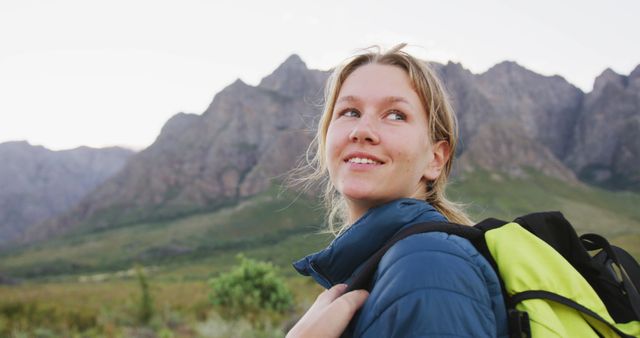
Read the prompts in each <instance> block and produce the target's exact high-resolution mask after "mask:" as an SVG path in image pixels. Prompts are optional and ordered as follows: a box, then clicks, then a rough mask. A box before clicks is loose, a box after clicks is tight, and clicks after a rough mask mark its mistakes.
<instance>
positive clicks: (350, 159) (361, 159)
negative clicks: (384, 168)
mask: <svg viewBox="0 0 640 338" xmlns="http://www.w3.org/2000/svg"><path fill="white" fill-rule="evenodd" d="M344 162H345V163H354V164H372V165H381V164H384V162H383V161H381V160H379V159H377V158H376V157H374V156H371V155H368V154H351V155H349V156H347V158H345V160H344Z"/></svg>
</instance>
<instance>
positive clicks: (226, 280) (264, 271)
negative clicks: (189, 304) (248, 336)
mask: <svg viewBox="0 0 640 338" xmlns="http://www.w3.org/2000/svg"><path fill="white" fill-rule="evenodd" d="M237 259H238V260H239V261H240V264H239V265H238V266H236V267H234V268H233V269H232V270H231V271H229V272H227V273H223V274H221V275H220V276H218V277H217V278H213V279H212V280H211V281H210V285H211V293H210V299H211V302H212V303H213V304H214V305H215V306H218V307H221V308H222V309H221V310H222V311H221V314H222V315H223V316H225V317H227V318H236V319H237V317H239V316H240V317H244V318H247V319H249V320H250V321H255V320H257V319H259V318H261V317H262V316H263V315H264V314H269V313H277V314H282V313H284V312H286V311H287V310H289V309H290V308H291V305H292V303H293V297H292V295H291V292H290V291H289V289H287V287H286V285H285V283H284V281H283V280H282V279H281V278H280V277H279V276H278V274H277V271H276V268H275V267H274V266H273V264H271V263H267V262H259V261H255V260H252V259H249V258H246V257H244V256H242V255H238V257H237Z"/></svg>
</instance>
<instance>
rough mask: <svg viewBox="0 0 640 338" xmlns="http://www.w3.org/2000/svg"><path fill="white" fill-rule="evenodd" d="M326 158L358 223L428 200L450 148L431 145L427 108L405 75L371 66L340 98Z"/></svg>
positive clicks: (359, 71)
mask: <svg viewBox="0 0 640 338" xmlns="http://www.w3.org/2000/svg"><path fill="white" fill-rule="evenodd" d="M325 154H326V162H327V166H328V169H329V176H330V178H331V182H332V184H333V185H334V187H335V188H336V189H337V190H338V191H339V192H340V193H341V194H342V195H343V197H344V198H345V199H346V201H347V206H348V208H349V214H350V221H352V222H353V221H355V220H356V219H357V218H359V217H360V216H361V215H362V214H363V213H364V212H366V210H368V209H369V208H371V207H374V206H376V205H379V204H382V203H385V202H389V201H391V200H394V199H398V198H403V197H411V198H421V199H423V198H424V196H425V192H426V183H427V181H429V180H435V179H436V178H437V177H438V175H439V174H440V171H441V169H442V166H443V165H444V162H446V157H447V156H448V146H447V144H446V142H444V141H442V142H439V143H437V144H435V145H434V144H432V143H431V142H430V137H429V131H428V127H427V114H426V111H425V108H424V107H423V105H422V103H421V101H420V98H419V97H418V95H417V94H416V92H415V91H414V90H413V88H412V86H411V83H410V82H409V77H408V75H407V74H406V73H405V72H404V70H402V69H401V68H399V67H396V66H389V65H379V64H369V65H365V66H361V67H359V68H358V69H356V70H355V71H354V72H353V73H351V75H349V77H347V79H346V80H345V82H344V83H343V85H342V88H341V89H340V92H339V93H338V98H337V100H336V105H335V107H334V110H333V112H332V117H331V122H330V123H329V127H328V130H327V135H326V152H325ZM443 161H444V162H443Z"/></svg>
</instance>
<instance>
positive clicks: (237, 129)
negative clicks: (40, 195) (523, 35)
mask: <svg viewBox="0 0 640 338" xmlns="http://www.w3.org/2000/svg"><path fill="white" fill-rule="evenodd" d="M433 67H434V69H435V70H436V71H437V72H438V73H439V74H440V76H441V77H442V79H443V81H444V83H445V85H446V87H447V88H448V90H449V92H450V96H451V99H452V101H453V105H454V107H455V109H456V111H457V114H458V118H459V120H460V130H461V139H462V146H461V148H460V151H459V152H458V155H459V156H460V162H459V163H460V168H462V169H464V170H474V168H478V167H480V168H484V169H486V170H493V171H500V172H504V173H507V174H509V175H514V176H523V175H524V176H526V172H527V170H528V169H529V168H530V169H532V170H535V171H538V172H542V173H544V174H546V175H549V176H554V177H557V178H560V179H564V180H567V181H570V182H577V179H576V173H578V174H580V175H582V174H583V173H584V172H585V170H586V171H588V172H590V171H589V170H592V169H591V168H597V169H598V170H600V169H601V168H603V170H604V172H605V174H603V175H605V176H604V177H605V180H606V179H608V178H607V177H614V176H615V177H622V179H623V180H625V182H636V184H637V183H638V182H640V177H639V176H640V175H639V174H638V168H639V167H640V166H639V163H638V159H639V158H640V157H639V156H638V155H640V146H639V144H638V142H639V141H638V140H640V122H639V114H640V108H639V103H638V102H640V99H639V95H640V79H639V77H640V70H639V69H638V68H636V70H635V71H634V72H633V73H632V74H631V75H629V76H628V77H625V76H620V75H617V74H614V73H612V72H610V71H609V72H605V74H603V75H602V76H601V77H599V78H598V80H597V81H596V86H595V89H594V91H593V92H592V93H589V94H587V95H585V94H584V93H583V92H582V91H580V90H579V89H577V88H576V87H574V86H573V85H571V84H570V83H568V82H567V81H565V80H564V79H563V78H561V77H558V76H551V77H548V76H542V75H539V74H536V73H534V72H531V71H529V70H527V69H525V68H524V67H522V66H519V65H518V64H516V63H514V62H503V63H500V64H498V65H496V66H495V67H493V68H491V69H490V70H488V71H487V72H485V73H484V74H480V75H475V74H472V73H471V72H469V71H468V70H466V69H464V68H463V67H462V66H461V65H460V64H455V63H448V64H446V65H440V64H433ZM327 76H328V73H327V72H321V71H316V70H309V69H307V67H306V66H305V64H304V62H303V61H302V60H301V59H300V58H299V57H298V56H296V55H293V56H291V57H289V58H288V59H287V60H286V61H285V62H284V63H283V64H282V65H281V66H280V67H279V68H277V69H276V70H275V71H274V72H273V74H271V75H269V76H267V77H265V78H264V79H263V80H262V81H261V83H260V84H259V85H258V86H255V87H254V86H249V85H247V84H245V83H243V82H242V81H240V80H238V81H236V82H234V83H233V84H231V85H229V86H228V87H227V88H225V89H224V90H223V91H221V92H220V93H218V94H217V95H216V96H215V97H214V99H213V101H212V103H211V105H210V106H209V108H208V109H207V110H206V111H205V112H204V113H203V114H202V115H189V114H178V115H176V116H174V117H173V118H171V119H170V120H169V121H167V123H166V125H165V126H164V128H163V129H162V131H161V133H160V135H159V136H158V138H157V140H156V141H155V142H154V143H153V144H152V145H151V146H149V147H148V148H147V149H145V150H144V151H142V152H140V153H139V154H136V155H135V156H134V157H132V158H131V159H130V161H128V163H127V164H126V166H125V167H124V168H123V169H122V170H121V171H120V172H119V173H118V174H117V175H115V176H114V177H112V178H110V179H109V180H107V181H106V182H105V183H104V184H102V185H100V186H99V187H98V188H97V189H96V190H94V191H93V192H92V193H90V194H89V195H87V196H86V197H85V198H83V199H82V201H81V202H80V203H79V204H78V205H76V207H75V208H73V209H72V210H71V211H70V212H67V213H65V214H64V215H63V216H61V217H57V218H55V219H50V220H48V221H47V222H44V223H42V224H40V225H39V226H38V227H36V228H33V229H32V230H31V231H29V232H28V233H27V235H26V236H25V237H24V239H25V240H27V241H29V240H36V239H40V238H44V237H45V236H49V235H52V234H59V233H63V232H64V231H67V230H69V229H73V228H77V227H83V228H87V229H90V228H95V227H98V228H107V227H112V226H123V225H126V224H127V223H129V222H136V221H140V220H145V219H153V218H155V219H157V218H163V217H175V216H177V215H180V214H184V213H189V212H193V211H196V210H203V209H209V208H215V207H218V206H221V205H225V204H229V203H234V202H236V201H238V200H241V199H243V198H245V197H248V196H252V195H255V194H257V193H260V192H263V191H265V190H266V189H268V188H269V187H270V186H271V185H272V184H273V183H274V181H277V180H279V179H281V178H282V177H283V175H284V174H285V173H286V172H287V171H288V170H290V169H292V168H293V167H295V166H296V163H297V161H298V160H299V159H300V156H301V155H302V154H303V153H304V150H305V149H306V147H307V145H308V144H309V141H310V140H311V138H312V135H313V132H314V131H313V130H314V129H315V122H314V121H316V120H317V118H318V113H319V111H320V107H319V104H318V103H320V102H321V99H322V87H323V84H324V82H325V81H326V78H327ZM598 173H599V172H598ZM598 175H600V174H598ZM606 175H609V176H606ZM581 177H582V176H581ZM628 186H630V185H625V187H628Z"/></svg>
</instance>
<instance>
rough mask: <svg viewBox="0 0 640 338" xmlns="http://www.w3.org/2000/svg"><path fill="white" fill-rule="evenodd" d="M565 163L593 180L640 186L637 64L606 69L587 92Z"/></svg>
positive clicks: (639, 118) (613, 184) (618, 185)
mask: <svg viewBox="0 0 640 338" xmlns="http://www.w3.org/2000/svg"><path fill="white" fill-rule="evenodd" d="M572 141H573V143H572V145H571V146H572V147H571V151H570V154H569V156H567V159H566V162H567V164H568V165H569V166H570V167H571V168H572V169H573V170H574V171H575V172H576V173H578V175H579V176H580V177H581V178H582V179H584V180H586V181H588V182H593V183H600V184H607V185H609V186H613V187H616V188H623V189H624V188H630V187H631V188H635V189H638V188H640V66H638V67H636V69H635V70H634V71H633V72H631V74H630V75H629V76H623V75H619V74H616V73H615V72H614V71H612V70H610V69H607V70H605V71H604V72H603V73H602V74H601V75H600V76H598V78H597V79H596V81H595V84H594V87H593V91H592V92H591V93H589V94H587V95H586V98H585V100H584V107H583V109H582V110H581V112H580V115H579V119H578V120H577V123H576V127H575V134H574V136H573V139H572Z"/></svg>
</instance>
